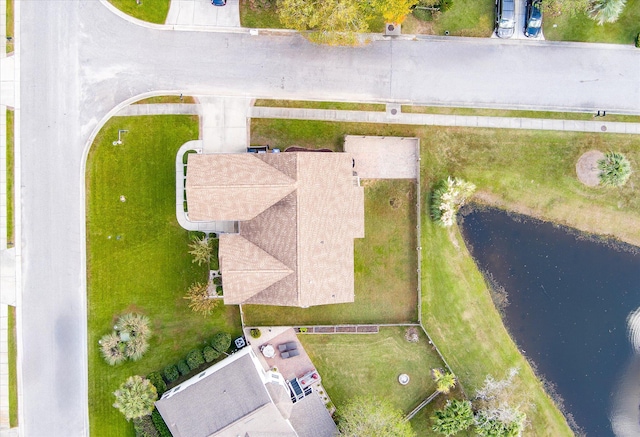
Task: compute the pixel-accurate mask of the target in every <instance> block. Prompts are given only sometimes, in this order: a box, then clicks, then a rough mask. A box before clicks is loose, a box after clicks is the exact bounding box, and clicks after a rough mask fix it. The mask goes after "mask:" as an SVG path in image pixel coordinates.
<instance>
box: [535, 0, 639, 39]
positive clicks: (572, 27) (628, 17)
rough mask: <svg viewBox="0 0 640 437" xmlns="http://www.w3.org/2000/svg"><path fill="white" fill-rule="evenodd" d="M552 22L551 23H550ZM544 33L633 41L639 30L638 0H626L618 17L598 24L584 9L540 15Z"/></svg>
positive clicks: (552, 37)
mask: <svg viewBox="0 0 640 437" xmlns="http://www.w3.org/2000/svg"><path fill="white" fill-rule="evenodd" d="M554 26H555V27H554ZM543 31H544V37H545V38H546V39H548V40H556V41H585V42H604V43H615V44H634V42H635V38H636V35H638V33H639V32H640V0H627V4H626V6H625V8H624V10H623V11H622V14H621V15H620V17H619V19H618V21H616V22H615V23H605V24H604V25H602V26H599V25H598V23H596V22H595V21H593V20H592V19H590V18H589V17H588V16H587V14H586V13H582V14H578V15H576V16H573V17H572V16H569V15H560V16H558V17H552V16H550V15H549V14H547V15H546V16H545V18H544V29H543Z"/></svg>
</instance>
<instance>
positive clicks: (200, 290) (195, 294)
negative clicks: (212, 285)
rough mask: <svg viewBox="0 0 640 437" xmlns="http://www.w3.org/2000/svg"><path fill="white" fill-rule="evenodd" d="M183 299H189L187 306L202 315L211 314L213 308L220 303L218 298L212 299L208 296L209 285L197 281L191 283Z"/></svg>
mask: <svg viewBox="0 0 640 437" xmlns="http://www.w3.org/2000/svg"><path fill="white" fill-rule="evenodd" d="M184 299H186V300H188V301H189V308H191V309H192V310H193V311H194V312H196V313H200V314H202V315H203V316H208V315H209V314H211V312H212V311H213V309H214V308H215V307H216V306H218V304H219V303H220V299H212V298H211V296H209V286H208V285H207V284H201V283H199V282H196V283H195V284H191V287H189V290H187V295H186V296H185V297H184Z"/></svg>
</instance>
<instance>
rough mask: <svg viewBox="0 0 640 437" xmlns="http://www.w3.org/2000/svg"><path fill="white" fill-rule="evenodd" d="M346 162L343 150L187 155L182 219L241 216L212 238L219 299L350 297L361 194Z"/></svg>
mask: <svg viewBox="0 0 640 437" xmlns="http://www.w3.org/2000/svg"><path fill="white" fill-rule="evenodd" d="M352 166H353V161H352V158H351V155H349V154H345V153H309V152H287V153H269V154H250V153H247V154H238V155H224V154H214V155H196V154H191V155H189V161H188V165H187V183H186V189H187V203H188V210H189V219H190V220H195V221H199V220H239V221H241V223H240V226H239V228H240V233H239V234H226V235H222V236H221V237H220V249H219V257H220V268H221V273H222V278H223V279H222V280H223V287H224V299H225V303H227V304H239V303H257V304H268V305H290V306H302V307H308V306H313V305H323V304H331V303H343V302H353V299H354V286H353V283H354V272H353V267H354V264H353V239H354V238H362V237H364V191H363V188H362V187H360V186H359V184H358V182H357V177H354V175H353V169H352Z"/></svg>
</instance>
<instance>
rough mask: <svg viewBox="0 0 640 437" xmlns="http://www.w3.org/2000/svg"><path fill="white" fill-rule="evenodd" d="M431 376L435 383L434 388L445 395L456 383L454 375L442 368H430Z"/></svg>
mask: <svg viewBox="0 0 640 437" xmlns="http://www.w3.org/2000/svg"><path fill="white" fill-rule="evenodd" d="M431 377H432V378H433V380H434V381H435V383H436V390H437V391H439V392H440V393H442V394H445V395H446V394H448V393H449V391H451V389H452V388H453V387H455V385H456V377H455V375H454V374H453V373H449V372H445V371H443V370H442V369H431Z"/></svg>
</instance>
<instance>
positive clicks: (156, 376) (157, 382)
mask: <svg viewBox="0 0 640 437" xmlns="http://www.w3.org/2000/svg"><path fill="white" fill-rule="evenodd" d="M147 379H148V380H149V381H151V384H153V386H154V387H155V388H156V391H157V392H158V396H162V394H163V393H164V392H165V391H167V384H165V382H164V379H162V376H161V375H160V373H159V372H151V373H149V374H148V375H147Z"/></svg>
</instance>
